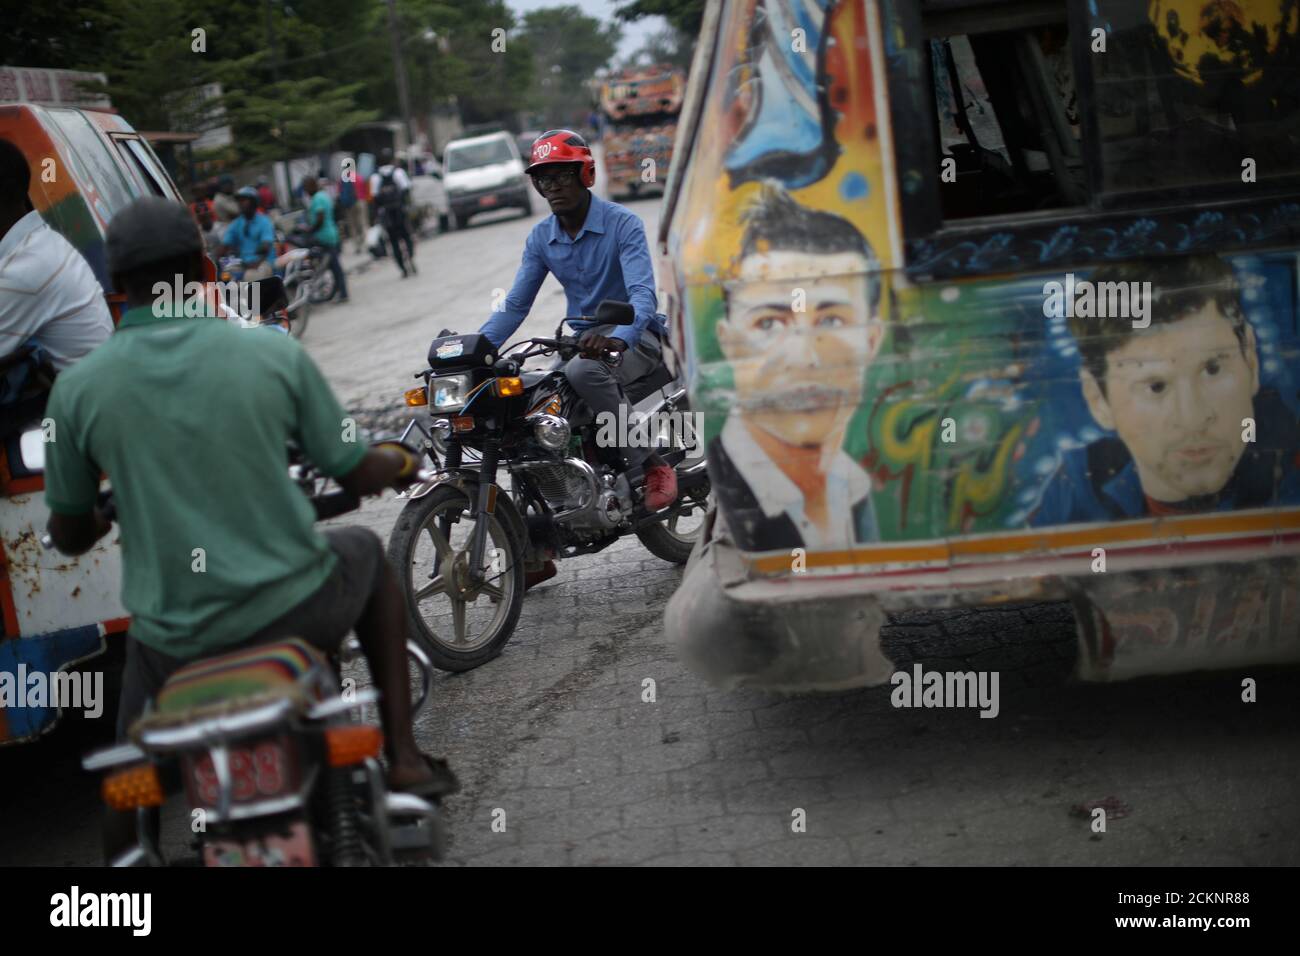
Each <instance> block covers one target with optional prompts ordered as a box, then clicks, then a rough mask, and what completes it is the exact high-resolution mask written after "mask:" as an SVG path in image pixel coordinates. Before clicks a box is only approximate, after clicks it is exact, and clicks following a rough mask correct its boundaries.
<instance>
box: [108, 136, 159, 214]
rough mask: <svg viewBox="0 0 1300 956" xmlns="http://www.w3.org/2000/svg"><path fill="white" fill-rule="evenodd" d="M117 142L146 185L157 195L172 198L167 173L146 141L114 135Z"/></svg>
mask: <svg viewBox="0 0 1300 956" xmlns="http://www.w3.org/2000/svg"><path fill="white" fill-rule="evenodd" d="M113 139H114V141H115V142H116V143H117V148H118V149H119V150H121V152H122V155H123V156H124V157H126V161H127V162H128V163H130V164H131V165H132V166H133V167H134V168H135V169H136V171H137V172H138V173H139V174H140V178H141V179H142V180H143V181H144V184H145V186H146V187H147V188H148V189H149V191H150V192H151V193H153V194H154V195H155V196H163V197H165V198H167V199H171V198H172V194H171V190H170V189H168V188H167V185H166V182H167V179H166V174H165V173H163V172H162V171H161V170H160V169H159V168H158V165H157V163H156V162H154V158H153V156H152V155H151V154H150V153H149V150H148V149H147V148H146V147H145V145H144V143H142V142H140V140H138V139H135V138H134V137H130V138H127V137H117V136H115V137H113Z"/></svg>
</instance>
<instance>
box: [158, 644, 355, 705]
mask: <svg viewBox="0 0 1300 956" xmlns="http://www.w3.org/2000/svg"><path fill="white" fill-rule="evenodd" d="M332 676H333V673H332V671H331V669H330V666H329V662H328V661H327V660H326V659H325V656H324V655H323V654H322V653H321V652H320V651H318V650H317V649H316V648H314V647H312V646H311V645H310V644H308V643H307V642H306V641H304V640H302V639H301V638H296V637H292V638H288V639H287V640H283V641H276V642H275V643H272V644H261V645H258V646H256V647H248V648H243V649H241V650H237V651H230V652H228V653H226V654H219V655H217V656H216V657H205V658H203V659H202V660H198V661H194V662H193V663H191V664H186V665H185V666H184V667H182V668H180V669H179V670H177V671H176V672H175V673H173V674H172V675H171V677H169V678H168V679H167V682H166V683H165V684H163V687H162V690H160V691H159V692H158V696H157V699H156V701H155V709H154V714H155V715H157V717H159V718H162V719H163V720H168V721H170V720H174V719H175V718H177V717H179V716H181V715H187V716H189V715H193V714H195V713H196V712H208V711H211V710H214V709H221V710H233V709H240V708H243V707H245V706H249V705H252V704H260V703H265V702H267V701H269V700H271V699H274V698H279V697H288V698H290V699H292V700H293V701H294V702H295V703H296V704H299V705H302V706H306V705H308V704H310V703H311V702H312V701H314V700H319V699H322V698H323V697H324V696H326V695H328V694H330V693H332V691H331V690H330V687H331V684H332V683H333V681H332ZM151 719H152V717H151V718H146V720H151Z"/></svg>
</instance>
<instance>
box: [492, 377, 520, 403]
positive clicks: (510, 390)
mask: <svg viewBox="0 0 1300 956" xmlns="http://www.w3.org/2000/svg"><path fill="white" fill-rule="evenodd" d="M496 389H497V394H498V395H500V396H501V397H502V398H509V397H510V396H511V395H522V394H524V380H523V379H522V378H517V377H515V376H509V377H507V378H499V379H497V384H496Z"/></svg>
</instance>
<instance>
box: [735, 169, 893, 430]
mask: <svg viewBox="0 0 1300 956" xmlns="http://www.w3.org/2000/svg"><path fill="white" fill-rule="evenodd" d="M876 268H877V264H876V259H875V256H874V255H873V254H872V252H871V249H870V247H869V246H868V245H867V243H866V241H865V240H864V239H863V238H862V236H861V235H860V234H859V233H858V231H857V230H856V229H855V228H854V227H853V226H852V224H850V223H849V222H847V221H846V220H844V219H841V218H839V217H838V216H834V215H832V214H830V213H824V212H818V211H815V210H810V209H807V208H805V207H802V206H800V205H798V204H797V203H796V202H795V201H794V200H793V199H791V198H790V197H789V196H788V195H786V194H785V193H784V192H782V191H779V190H777V189H774V188H771V187H767V188H765V189H764V191H763V193H762V194H761V195H760V198H759V200H758V202H757V203H756V204H755V206H754V207H752V208H751V209H750V211H749V214H748V216H747V228H746V231H745V238H744V240H743V247H742V252H741V261H740V273H739V279H740V280H741V281H740V283H739V284H738V285H737V288H736V289H735V290H734V291H729V293H728V296H727V313H726V318H725V319H724V320H723V321H721V322H719V323H718V326H717V336H718V342H719V344H720V345H721V347H722V351H723V354H724V355H725V356H726V357H727V359H728V361H729V362H730V363H731V367H732V371H733V375H734V380H735V388H736V404H737V406H739V407H740V408H741V409H742V410H743V414H744V416H745V420H746V423H747V424H748V425H749V426H750V428H751V429H753V428H760V429H762V430H763V431H765V432H767V433H768V434H769V435H770V436H772V437H773V438H775V439H778V440H779V441H781V442H783V443H785V444H787V445H791V446H796V447H805V448H806V447H809V446H821V445H824V444H830V443H833V444H834V448H835V449H836V450H837V449H838V448H839V445H840V443H841V442H842V440H843V437H844V429H845V427H846V426H847V424H848V420H849V418H850V417H851V416H852V414H853V412H854V410H855V409H856V408H857V406H858V404H859V402H860V401H861V399H862V390H863V381H864V373H865V370H866V367H867V365H868V363H869V362H870V361H871V360H872V359H873V358H874V356H875V354H876V352H877V350H878V349H879V347H880V340H881V338H882V335H883V329H882V326H881V323H880V321H879V318H878V316H877V314H876V313H877V309H878V306H879V298H880V292H879V277H878V275H877V274H875V271H874V270H875V269H876ZM768 276H783V277H796V278H783V279H768V278H767V277H768ZM803 276H808V277H819V278H809V279H807V280H804V279H800V278H797V277H803ZM796 290H797V291H796Z"/></svg>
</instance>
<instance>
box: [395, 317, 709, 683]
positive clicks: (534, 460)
mask: <svg viewBox="0 0 1300 956" xmlns="http://www.w3.org/2000/svg"><path fill="white" fill-rule="evenodd" d="M632 314H633V313H632V307H631V306H630V305H628V304H627V303H611V302H605V303H602V304H601V306H600V308H599V309H598V310H597V315H596V321H598V322H602V323H604V322H609V323H615V324H630V323H631V322H632ZM568 321H570V320H569V319H565V320H564V322H568ZM564 322H561V324H560V327H559V328H558V329H557V331H556V335H555V338H553V339H541V338H536V339H529V340H527V341H525V342H521V343H519V349H518V351H515V352H513V353H511V354H505V353H506V352H507V349H502V350H500V353H498V350H497V349H496V348H495V347H494V346H493V345H492V343H491V342H490V341H489V340H488V339H487V338H486V337H485V336H482V335H478V334H474V335H455V334H452V333H450V332H444V333H443V334H442V335H441V336H440V337H439V338H437V339H435V340H434V342H433V345H432V346H431V347H430V349H429V368H427V369H425V370H424V371H423V372H421V373H419V374H418V375H417V376H416V377H417V378H422V379H424V385H423V386H421V387H418V388H415V389H412V390H410V391H408V392H407V393H406V402H407V404H408V405H409V406H412V407H419V408H427V410H428V415H429V417H428V419H427V420H426V421H424V422H422V421H420V420H419V419H416V420H415V421H412V422H411V424H410V425H409V426H408V427H407V429H406V432H405V433H404V434H403V436H402V439H403V441H406V440H407V439H408V438H409V437H410V436H411V435H412V434H413V433H417V432H418V433H419V434H420V435H421V436H422V440H423V445H424V448H425V449H426V452H427V453H428V455H429V457H430V460H431V461H433V462H434V463H435V464H438V462H437V456H436V453H435V448H436V446H437V445H438V444H439V443H440V444H441V445H442V446H443V447H445V449H446V460H445V462H442V463H441V465H440V466H439V470H438V473H437V474H436V475H435V476H434V477H433V478H431V479H430V480H429V481H427V482H423V483H421V484H418V485H414V486H412V487H411V488H410V489H409V490H408V491H406V492H404V493H403V495H402V496H404V497H405V498H406V499H407V503H406V505H405V507H404V508H403V509H402V512H401V514H399V515H398V518H397V523H396V525H395V526H394V527H393V531H392V534H391V536H390V538H389V542H388V557H389V560H390V561H392V563H393V566H394V567H395V568H396V569H397V571H398V577H399V579H400V580H401V582H402V588H403V590H404V592H405V594H406V599H407V604H408V606H409V608H410V612H411V620H412V624H413V626H414V629H415V636H416V638H417V640H419V642H420V645H421V647H422V648H423V649H424V650H425V652H426V653H427V654H428V655H429V658H430V660H432V662H433V663H434V665H435V666H437V667H439V668H441V669H443V670H448V671H464V670H469V669H471V668H474V667H477V666H479V665H480V664H483V663H484V662H486V661H488V660H490V659H491V658H493V657H495V656H496V655H497V654H499V653H500V652H501V649H502V648H503V647H504V646H505V644H506V642H507V641H509V640H510V636H511V634H512V633H513V632H514V628H515V624H516V622H517V621H518V619H519V613H520V610H521V608H522V605H523V599H524V583H525V570H529V571H537V570H539V569H540V568H541V567H542V565H543V564H544V563H545V561H546V560H547V559H548V557H550V556H554V558H555V559H564V558H571V557H575V556H577V555H580V554H592V553H595V552H597V551H601V550H604V549H605V548H607V547H609V546H610V545H611V544H613V543H614V542H616V541H618V540H619V539H620V538H622V537H625V536H626V535H629V534H635V535H636V536H637V537H638V538H640V539H641V543H642V544H644V545H645V546H646V548H647V549H648V550H649V551H650V552H651V553H652V554H654V555H655V556H656V557H659V558H662V559H664V560H666V561H671V562H674V563H677V564H682V563H684V562H685V561H686V559H687V557H688V556H689V555H690V552H691V548H692V547H693V545H694V541H695V536H696V531H697V530H698V529H697V527H696V524H697V522H698V520H699V518H701V517H702V516H703V512H704V506H705V501H706V499H707V498H708V495H709V481H708V476H707V474H706V473H705V467H704V461H703V458H702V457H701V456H698V455H696V457H691V452H692V448H691V447H690V445H691V439H692V434H691V432H690V431H689V426H686V427H683V424H682V423H683V422H685V421H687V419H686V416H687V415H689V407H688V405H687V403H686V394H685V391H684V390H683V389H681V388H680V387H678V386H676V385H675V383H674V380H673V374H672V373H671V372H669V371H668V370H667V369H666V368H664V367H660V368H659V369H658V370H657V371H655V372H653V373H651V374H650V375H649V376H647V377H646V378H644V379H641V380H639V381H637V382H634V383H633V384H632V385H631V386H630V387H629V388H628V397H629V399H630V400H631V401H632V402H633V403H635V404H636V405H637V409H636V410H637V411H638V412H641V413H643V414H644V415H645V416H646V417H645V419H644V421H645V422H646V426H645V427H646V432H645V434H646V435H647V437H648V438H649V439H650V440H652V441H653V442H654V443H655V445H656V446H657V447H658V448H660V449H663V450H662V451H661V454H662V456H663V457H664V459H665V460H666V461H667V462H668V463H669V464H671V465H673V466H674V467H675V468H676V469H677V475H678V499H677V501H676V502H675V503H674V504H673V505H672V506H670V507H669V508H667V509H665V510H664V511H659V512H654V513H647V512H646V511H645V509H644V507H643V506H642V505H641V499H640V493H639V492H640V489H639V483H640V479H639V475H629V474H628V473H623V474H619V472H618V468H617V464H618V462H619V453H618V450H617V448H612V447H609V446H605V447H599V446H598V441H597V438H598V429H597V427H596V424H595V423H594V422H593V421H592V415H591V413H590V411H589V410H587V409H586V408H585V406H584V405H583V404H582V402H581V401H580V400H579V399H578V397H577V395H576V394H575V393H574V392H573V391H572V389H571V388H570V386H569V384H568V381H567V380H566V379H565V377H564V373H563V371H562V370H561V369H559V368H549V369H546V370H536V371H531V370H530V371H525V370H524V368H523V366H524V363H525V362H526V361H527V360H528V359H529V358H532V357H534V356H551V355H555V356H558V357H559V358H560V359H563V360H567V359H569V358H572V357H573V356H574V355H576V354H577V351H578V349H577V337H576V336H572V335H564V334H563V330H564ZM621 360H622V356H621V354H620V353H617V352H613V353H610V354H609V355H608V356H606V361H609V362H611V363H613V364H617V362H619V361H621ZM695 451H696V452H698V448H696V449H695ZM499 468H504V469H505V471H506V473H507V474H508V476H509V478H510V486H509V491H507V490H506V489H505V487H504V486H503V485H502V484H500V483H499V478H498V469H499Z"/></svg>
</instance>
